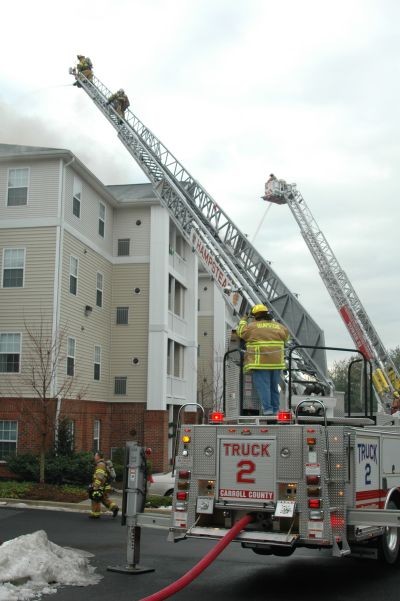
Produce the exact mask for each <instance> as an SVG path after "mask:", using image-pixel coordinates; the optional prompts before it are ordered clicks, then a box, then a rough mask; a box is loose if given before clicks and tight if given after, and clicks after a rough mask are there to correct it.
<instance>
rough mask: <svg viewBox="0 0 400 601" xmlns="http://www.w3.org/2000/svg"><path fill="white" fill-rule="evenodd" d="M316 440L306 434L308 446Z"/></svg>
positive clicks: (312, 444)
mask: <svg viewBox="0 0 400 601" xmlns="http://www.w3.org/2000/svg"><path fill="white" fill-rule="evenodd" d="M316 442H317V439H316V438H315V437H313V436H307V444H308V446H309V447H313V446H314V445H315V443H316Z"/></svg>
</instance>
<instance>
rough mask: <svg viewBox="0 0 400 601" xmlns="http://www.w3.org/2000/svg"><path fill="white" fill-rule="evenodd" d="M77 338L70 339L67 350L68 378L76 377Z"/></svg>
mask: <svg viewBox="0 0 400 601" xmlns="http://www.w3.org/2000/svg"><path fill="white" fill-rule="evenodd" d="M75 347H76V341H75V338H68V349H67V376H73V375H75Z"/></svg>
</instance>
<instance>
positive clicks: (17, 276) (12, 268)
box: [3, 248, 25, 288]
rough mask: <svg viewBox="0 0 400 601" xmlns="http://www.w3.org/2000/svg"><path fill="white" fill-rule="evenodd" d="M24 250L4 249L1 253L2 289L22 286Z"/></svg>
mask: <svg viewBox="0 0 400 601" xmlns="http://www.w3.org/2000/svg"><path fill="white" fill-rule="evenodd" d="M24 270H25V249H24V248H5V249H4V252H3V288H22V287H23V285H24Z"/></svg>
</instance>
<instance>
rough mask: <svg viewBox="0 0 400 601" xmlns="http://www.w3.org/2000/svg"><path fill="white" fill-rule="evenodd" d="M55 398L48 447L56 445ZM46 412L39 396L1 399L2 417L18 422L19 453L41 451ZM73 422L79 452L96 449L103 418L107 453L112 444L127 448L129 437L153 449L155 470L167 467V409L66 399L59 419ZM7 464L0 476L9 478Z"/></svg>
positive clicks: (50, 409) (0, 466) (51, 405)
mask: <svg viewBox="0 0 400 601" xmlns="http://www.w3.org/2000/svg"><path fill="white" fill-rule="evenodd" d="M55 413H56V401H54V400H53V399H52V400H50V401H49V403H48V406H47V416H48V423H49V427H48V428H47V436H46V446H47V448H48V449H51V448H52V447H53V445H54V423H55ZM43 416H44V411H43V409H42V408H41V404H40V401H38V399H2V400H1V405H0V420H16V421H17V422H18V441H17V452H18V454H22V453H35V454H36V453H39V451H40V444H41V432H42V431H43ZM63 417H68V418H69V419H71V420H73V421H74V434H75V438H74V442H75V450H76V451H91V450H92V449H93V423H94V420H96V419H97V420H100V446H101V450H102V451H103V452H104V453H105V454H106V455H109V454H110V450H111V448H112V447H125V443H126V441H128V440H137V441H138V442H139V444H141V445H143V446H145V447H150V448H151V449H152V455H151V462H152V465H153V471H154V472H161V471H166V470H167V469H168V466H169V463H168V412H167V411H146V406H145V403H100V402H98V401H82V400H80V401H78V400H68V399H66V400H63V401H62V404H61V412H60V418H63ZM8 475H9V473H8V472H7V466H6V465H5V464H4V463H0V477H7V476H8Z"/></svg>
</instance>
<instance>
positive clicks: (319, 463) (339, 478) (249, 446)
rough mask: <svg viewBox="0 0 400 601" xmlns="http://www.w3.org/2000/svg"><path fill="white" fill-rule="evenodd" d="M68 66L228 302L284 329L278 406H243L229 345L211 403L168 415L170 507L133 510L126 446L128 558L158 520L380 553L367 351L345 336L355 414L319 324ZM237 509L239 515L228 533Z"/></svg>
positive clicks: (104, 95)
mask: <svg viewBox="0 0 400 601" xmlns="http://www.w3.org/2000/svg"><path fill="white" fill-rule="evenodd" d="M71 73H72V74H73V75H74V77H75V79H77V80H79V84H80V87H81V88H82V89H83V90H84V91H85V92H86V93H87V95H88V96H89V97H90V98H91V99H92V100H93V102H94V104H95V105H96V106H97V107H98V108H99V110H100V111H101V112H102V113H103V115H104V116H105V117H106V118H107V119H108V121H109V122H110V123H111V124H112V126H113V127H114V128H115V129H116V131H117V133H118V137H119V138H120V140H121V142H122V143H123V144H124V146H125V147H126V148H127V150H128V151H129V152H130V154H131V155H132V156H133V157H134V158H135V160H136V161H137V162H138V164H139V165H140V166H141V168H142V169H143V171H144V173H145V174H146V175H147V177H148V178H149V180H150V181H151V182H152V184H153V187H154V190H155V193H156V194H157V196H158V198H159V200H160V202H161V203H162V204H163V206H165V207H166V208H167V210H168V211H169V213H170V216H171V218H172V219H173V220H174V222H175V223H176V225H177V226H178V227H179V228H180V230H181V232H182V234H183V235H184V237H185V238H186V240H187V241H188V242H189V243H190V244H191V246H192V248H193V249H194V251H195V252H197V253H198V255H199V258H200V260H201V261H202V262H203V264H204V266H205V268H206V269H207V270H208V271H209V272H210V274H211V275H213V277H214V278H215V281H216V282H217V284H218V285H219V286H220V288H221V291H222V293H223V294H224V295H225V297H226V300H227V302H228V303H230V305H231V307H232V309H233V310H234V311H236V312H237V313H241V314H242V313H244V312H245V311H247V310H248V308H249V307H250V306H252V305H254V304H258V303H263V304H267V306H268V307H270V308H271V312H272V313H273V316H274V317H275V318H276V319H278V320H279V321H281V322H282V323H283V324H284V325H286V327H287V328H288V329H289V332H290V333H291V339H292V345H291V348H290V349H289V350H288V370H287V374H286V378H287V381H286V382H285V383H283V389H284V391H285V392H284V399H283V402H282V406H283V407H284V410H282V411H281V412H280V413H279V414H278V415H276V416H261V415H256V414H255V408H254V406H251V402H250V401H249V398H248V394H247V393H248V390H247V383H246V381H245V380H244V378H243V370H242V361H243V349H241V348H240V346H238V347H237V348H230V349H229V350H227V352H226V353H225V356H224V366H223V367H224V369H223V371H224V407H223V409H224V411H223V412H217V411H214V412H212V413H211V414H210V415H209V418H208V422H207V423H206V422H205V418H204V415H205V413H204V410H203V408H202V407H201V406H198V407H197V408H198V410H199V411H198V415H200V416H201V417H202V419H201V420H200V421H201V422H202V423H195V424H183V423H180V422H179V424H178V428H177V434H176V436H177V441H176V452H175V454H174V473H175V487H174V494H173V497H172V511H171V517H170V518H169V517H162V518H161V517H157V516H154V515H148V514H146V513H145V512H144V499H145V493H146V478H145V471H146V467H145V466H146V461H145V458H144V453H143V452H141V450H140V449H138V448H137V445H132V449H131V451H132V452H131V453H128V454H127V464H126V470H125V486H124V488H125V489H126V490H127V491H130V492H129V494H128V495H127V496H125V498H124V503H123V516H124V520H125V523H126V524H127V525H128V527H129V529H130V530H129V534H128V557H129V556H130V557H131V560H132V562H131V563H133V565H134V566H135V564H136V561H135V553H134V548H133V546H134V545H133V541H134V540H135V538H136V537H137V536H138V530H140V528H141V527H164V528H167V529H168V540H169V541H171V542H177V541H181V540H185V539H189V538H199V539H211V540H215V541H218V540H222V539H224V537H225V536H226V535H227V533H229V532H230V531H235V537H234V539H233V540H234V541H236V542H237V543H239V544H240V545H241V546H242V547H243V548H244V549H246V550H248V552H254V553H257V554H260V555H269V554H272V555H278V556H289V555H291V554H292V553H293V552H294V551H295V550H296V549H297V548H300V547H307V548H310V549H315V550H318V549H324V548H325V549H331V551H332V555H334V556H336V557H342V556H347V555H358V556H362V557H371V558H372V557H375V558H379V559H381V560H382V561H384V562H386V563H388V564H394V563H395V562H396V561H397V559H398V556H399V548H400V538H399V534H398V526H399V524H400V420H399V418H398V417H397V416H395V415H388V414H387V413H385V412H381V413H378V414H377V413H376V412H374V411H373V403H372V384H371V382H372V365H371V361H370V359H369V358H368V356H365V354H364V353H363V352H362V351H360V350H359V349H358V348H357V349H354V352H355V353H358V354H359V356H360V361H361V362H362V364H363V369H362V374H363V390H364V403H365V407H364V412H363V415H359V414H357V415H355V414H353V412H352V408H351V399H350V398H348V399H347V404H346V405H345V404H344V402H343V398H342V397H340V395H339V394H338V393H334V391H333V386H332V383H331V382H330V381H329V378H328V377H327V375H326V373H327V371H326V350H327V347H325V345H324V338H323V332H322V331H321V330H320V329H319V328H318V326H317V324H315V322H314V321H313V320H312V318H311V317H310V316H309V314H308V313H307V311H306V310H305V309H304V308H303V307H302V306H301V304H300V303H299V301H298V299H297V297H296V296H295V295H294V294H292V293H291V292H290V291H289V290H288V289H287V287H286V286H285V285H284V284H283V282H282V280H281V279H280V278H279V277H278V276H277V274H276V273H275V272H274V271H273V270H272V268H271V266H270V262H268V261H266V260H264V259H263V258H262V257H261V256H260V255H259V253H258V252H257V251H256V249H255V248H254V247H253V246H252V244H251V243H250V242H249V241H248V239H247V237H246V236H245V235H244V234H242V233H241V232H240V230H239V229H238V228H237V227H236V226H235V225H234V224H233V223H232V221H231V220H230V219H229V218H228V217H227V216H226V215H225V213H224V212H223V210H222V209H221V208H220V207H219V206H218V204H217V203H216V202H215V201H214V200H213V199H212V197H211V196H210V195H209V194H208V193H207V192H206V191H205V189H204V188H202V186H200V184H199V183H198V182H197V181H196V180H195V179H194V178H193V177H192V176H191V175H190V174H189V172H188V171H187V170H186V169H185V168H184V167H183V165H182V164H181V163H179V161H177V159H176V158H175V157H174V156H173V154H172V153H171V152H170V151H169V150H168V149H167V148H166V147H165V146H164V145H163V144H162V143H161V142H160V140H158V139H157V138H156V137H155V135H154V134H153V133H152V132H151V131H150V130H149V129H148V128H147V127H146V126H145V125H144V124H143V123H142V122H141V121H140V120H139V119H138V118H137V117H136V116H135V115H134V114H133V113H132V112H131V111H130V110H127V111H126V113H125V117H124V118H123V119H122V118H121V116H120V115H118V114H117V113H116V112H115V110H114V108H113V107H112V106H111V105H109V104H108V103H107V99H108V98H109V96H110V94H111V92H110V90H108V89H107V88H106V87H105V86H104V84H102V83H101V82H100V80H99V79H97V77H95V76H93V78H92V79H91V80H90V81H89V80H88V79H87V78H86V77H85V76H84V74H82V73H75V72H73V70H71ZM336 350H337V349H336ZM343 350H347V351H348V350H349V349H343ZM351 350H353V349H351ZM349 371H351V370H349ZM299 373H300V374H304V378H303V380H302V381H303V384H307V383H312V384H315V385H317V384H318V385H319V387H320V388H319V390H320V394H319V395H316V394H312V395H307V394H306V393H305V388H306V387H305V386H304V387H302V385H300V387H297V388H296V384H297V385H298V380H299V378H298V374H299ZM300 380H301V378H300ZM249 403H250V404H249ZM192 405H197V404H196V403H192ZM184 409H185V407H184V406H183V407H182V408H181V410H184ZM245 516H249V519H248V520H247V521H246V526H245V527H244V528H243V529H240V531H238V532H236V530H235V525H237V524H241V523H242V520H243V518H244V517H245ZM139 538H140V537H139Z"/></svg>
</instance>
